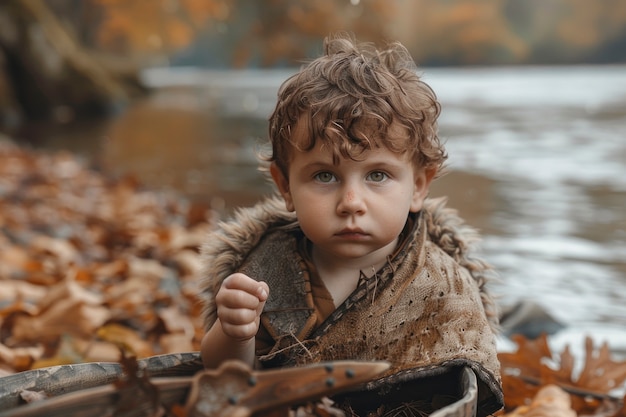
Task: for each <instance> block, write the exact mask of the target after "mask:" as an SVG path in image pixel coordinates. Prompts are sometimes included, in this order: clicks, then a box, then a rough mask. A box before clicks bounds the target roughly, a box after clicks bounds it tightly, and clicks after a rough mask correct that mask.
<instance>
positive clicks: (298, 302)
mask: <svg viewBox="0 0 626 417" xmlns="http://www.w3.org/2000/svg"><path fill="white" fill-rule="evenodd" d="M280 204H281V203H280V202H278V201H276V200H268V201H266V202H263V203H260V205H259V206H257V207H255V208H252V209H251V210H250V211H246V210H244V211H241V212H240V213H239V214H238V218H237V219H235V221H234V222H233V223H227V224H223V225H222V226H221V227H220V229H219V230H218V231H217V232H216V233H215V234H213V235H211V236H210V239H214V241H212V240H209V241H208V242H207V245H205V247H204V248H203V254H204V257H205V261H206V262H207V263H206V265H205V267H206V268H207V270H206V273H207V274H206V275H205V277H204V279H205V281H204V282H203V290H204V294H205V297H206V313H207V314H206V317H207V327H209V326H210V325H212V323H213V322H214V320H215V308H214V300H213V295H214V294H215V292H216V291H217V290H218V289H219V284H221V281H222V280H223V279H224V278H225V277H226V276H228V275H229V274H230V273H233V272H236V271H239V272H243V273H245V274H247V275H249V276H250V277H253V278H255V279H258V280H263V281H266V282H267V283H268V285H269V287H270V297H269V299H268V300H267V302H266V305H265V309H264V312H263V314H262V316H261V321H262V325H263V326H262V327H263V329H264V330H263V331H262V332H260V333H259V338H258V341H259V344H258V345H257V354H258V355H259V361H260V363H261V364H263V366H271V367H273V366H291V365H300V364H306V363H313V362H321V361H330V360H341V359H351V360H387V361H389V362H391V364H392V366H391V369H390V370H389V371H388V372H387V373H386V374H385V375H383V376H382V377H381V378H380V379H378V380H376V381H373V382H372V383H370V384H368V387H366V389H367V390H370V391H372V392H375V391H380V390H381V389H382V390H387V389H388V387H389V386H390V385H393V384H400V385H402V384H407V383H408V382H411V381H416V380H425V379H427V378H429V377H430V378H434V377H437V376H439V375H442V374H446V373H448V372H450V371H451V370H452V369H458V368H459V367H463V366H468V367H470V368H472V369H473V370H474V372H475V373H476V375H477V376H478V378H479V404H478V407H479V410H478V411H479V414H481V415H483V414H489V413H492V412H494V411H496V410H498V409H499V408H501V406H502V403H503V398H502V390H501V385H500V374H499V362H498V360H497V353H496V348H495V333H494V332H495V329H496V327H497V314H496V311H495V304H494V303H493V300H492V299H491V297H490V295H489V294H488V293H487V291H486V288H485V282H486V280H487V278H488V275H489V272H490V268H489V267H488V265H486V264H485V263H484V262H482V261H480V260H477V259H475V258H472V257H470V256H469V253H468V248H469V244H470V243H471V241H473V240H474V239H475V237H476V235H475V234H474V233H473V231H471V230H470V229H468V228H467V227H466V226H464V225H463V223H462V222H461V220H460V219H459V218H458V217H457V216H456V215H455V213H454V212H452V211H450V210H449V209H445V208H444V204H443V201H440V200H439V201H433V200H427V202H426V203H425V209H424V210H423V211H422V213H421V216H419V218H418V219H417V221H416V222H415V225H414V227H412V228H410V229H408V230H407V231H408V232H409V233H408V235H407V236H406V237H405V243H404V244H403V245H401V247H400V249H399V251H398V252H397V254H396V256H394V257H393V259H390V260H389V262H388V263H387V264H386V265H385V266H384V267H383V268H381V269H380V270H379V271H377V273H376V274H375V275H374V276H373V277H372V279H369V280H363V281H362V282H361V283H360V284H359V286H358V287H357V289H356V290H355V291H354V292H353V293H352V295H351V296H350V297H348V299H347V300H346V301H345V302H344V303H343V304H342V305H341V306H340V307H339V308H337V309H336V310H333V311H332V313H330V315H329V316H328V317H325V316H326V315H325V314H324V313H320V311H321V310H322V309H323V308H322V309H320V308H319V304H320V303H319V302H318V303H317V307H316V301H315V300H316V297H314V294H313V287H315V288H317V287H318V286H317V285H314V284H313V283H315V277H313V280H311V268H310V266H309V265H308V263H307V260H306V256H304V257H303V256H302V253H301V251H299V249H298V247H299V245H298V242H301V241H302V239H303V236H302V232H301V231H300V229H299V228H298V227H297V224H296V223H293V220H294V219H293V217H292V215H291V214H290V213H286V212H285V211H284V209H283V210H282V214H281V216H278V217H276V216H275V215H271V214H270V213H271V212H272V209H279V211H280ZM237 245H239V246H237ZM322 298H323V296H322ZM318 301H319V300H318ZM330 301H331V302H332V300H330ZM264 332H267V333H264ZM267 336H269V337H267ZM451 375H453V373H451Z"/></svg>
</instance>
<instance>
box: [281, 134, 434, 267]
mask: <svg viewBox="0 0 626 417" xmlns="http://www.w3.org/2000/svg"><path fill="white" fill-rule="evenodd" d="M361 156H362V157H363V159H362V160H360V161H354V160H351V159H348V158H346V159H344V158H340V161H339V164H337V165H335V164H333V159H332V153H331V151H330V150H329V149H328V148H324V147H323V146H322V145H321V144H320V143H319V141H318V143H317V144H316V146H315V147H314V148H313V149H312V150H310V151H307V152H302V151H298V150H297V149H294V150H293V152H292V157H291V159H290V164H289V172H288V176H287V177H285V176H284V175H283V173H282V172H281V171H280V169H278V167H277V166H276V165H275V164H272V166H271V169H270V171H271V173H272V177H273V178H274V181H275V182H276V184H277V186H278V188H279V190H280V192H281V194H282V195H283V197H284V199H285V203H286V207H287V209H288V210H290V211H295V212H296V214H297V217H298V220H299V223H300V226H301V228H302V231H303V232H304V233H305V234H306V236H307V237H308V238H309V239H310V240H311V241H312V242H313V244H314V245H315V246H316V247H317V248H318V249H319V250H322V251H324V252H325V253H326V254H331V255H333V256H335V257H336V258H341V259H346V260H348V259H356V258H360V257H367V256H368V255H370V254H373V253H376V252H377V251H378V253H380V250H381V249H382V250H383V251H385V252H388V253H390V252H391V251H392V250H393V249H394V248H395V245H396V242H397V238H398V236H399V234H400V232H401V231H402V229H403V228H404V225H405V223H406V219H407V215H408V213H409V212H410V211H411V212H417V211H419V210H420V209H421V208H422V203H423V201H424V198H425V197H426V195H427V193H428V187H429V185H430V182H431V180H432V178H433V176H434V174H435V170H432V172H431V171H426V170H420V171H419V172H416V170H415V169H414V167H413V164H412V163H411V162H410V161H409V160H408V159H407V158H406V157H405V156H404V155H400V154H397V153H394V152H392V151H390V150H388V149H386V148H378V149H373V150H368V151H365V152H364V153H363V154H362V155H361ZM385 248H387V249H389V250H388V251H387V250H385Z"/></svg>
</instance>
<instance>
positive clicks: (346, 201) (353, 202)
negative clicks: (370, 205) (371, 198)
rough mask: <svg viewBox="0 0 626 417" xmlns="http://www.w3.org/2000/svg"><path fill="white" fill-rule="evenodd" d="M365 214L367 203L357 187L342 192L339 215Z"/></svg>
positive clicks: (338, 209)
mask: <svg viewBox="0 0 626 417" xmlns="http://www.w3.org/2000/svg"><path fill="white" fill-rule="evenodd" d="M363 212H365V202H364V200H363V198H362V196H361V193H359V192H358V190H357V189H356V188H355V187H349V188H346V189H345V190H343V191H342V193H341V197H340V199H339V203H338V204H337V213H338V214H340V215H345V214H358V213H363Z"/></svg>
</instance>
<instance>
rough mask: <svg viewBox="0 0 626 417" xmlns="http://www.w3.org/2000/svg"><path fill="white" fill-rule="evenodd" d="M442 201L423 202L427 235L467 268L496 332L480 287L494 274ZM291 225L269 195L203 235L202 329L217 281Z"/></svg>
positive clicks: (473, 235) (472, 236) (494, 314)
mask: <svg viewBox="0 0 626 417" xmlns="http://www.w3.org/2000/svg"><path fill="white" fill-rule="evenodd" d="M446 201H447V199H446V198H436V199H427V200H426V201H425V202H424V210H423V212H424V217H425V221H426V229H427V231H428V236H429V239H430V240H431V241H432V242H433V243H435V244H436V245H437V246H439V247H440V248H441V249H443V251H444V252H446V253H447V254H448V255H449V256H450V257H452V258H453V259H454V260H455V261H456V262H458V263H459V264H460V265H461V266H462V267H464V268H466V269H467V270H468V271H469V272H470V274H471V276H472V277H473V278H474V280H475V281H476V283H477V285H478V288H479V290H480V295H481V300H482V303H483V307H484V309H485V313H486V315H487V318H488V320H489V323H490V325H491V327H492V329H493V330H494V331H497V330H498V322H499V319H498V317H499V312H498V308H497V305H496V303H495V300H494V299H493V297H492V296H491V294H490V293H489V292H488V290H487V285H486V284H487V283H488V282H490V281H492V280H493V279H494V278H495V276H496V275H495V272H494V270H493V268H492V267H491V266H490V265H489V264H488V263H486V262H485V261H483V260H482V259H479V258H476V257H474V256H473V252H474V249H475V247H476V244H477V243H478V242H479V240H480V236H479V234H478V232H477V231H476V230H475V229H473V228H472V227H470V226H468V225H467V224H466V223H465V222H464V221H463V219H461V217H459V215H458V213H457V211H456V210H454V209H451V208H448V207H446ZM295 226H296V216H295V214H294V213H291V212H288V211H287V210H286V208H285V203H284V201H283V199H282V197H281V196H279V195H273V196H270V197H268V198H266V199H264V200H262V201H260V202H259V203H257V204H256V205H254V206H252V207H245V208H241V209H239V210H237V211H236V212H235V214H234V216H233V217H232V219H230V220H228V221H224V222H220V223H219V224H218V225H217V227H216V228H215V229H214V230H213V231H212V232H210V233H209V235H208V236H207V238H206V240H205V242H204V244H203V245H202V246H201V248H200V253H201V261H202V275H201V278H200V283H199V286H200V297H201V301H202V304H203V317H204V324H205V327H206V328H207V329H209V328H210V327H211V326H212V325H213V323H214V322H215V320H216V308H215V294H217V291H218V290H219V288H220V286H221V284H222V281H223V280H224V279H225V278H226V277H228V276H229V275H230V274H232V273H233V272H235V271H236V270H237V269H238V268H239V267H240V266H241V265H242V264H243V262H244V261H245V260H246V257H247V255H248V254H249V253H250V251H251V250H252V249H253V248H254V247H256V245H257V244H258V243H259V241H260V240H261V238H262V237H263V236H264V235H265V233H266V232H267V231H269V230H271V229H277V228H291V227H295Z"/></svg>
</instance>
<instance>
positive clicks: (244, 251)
mask: <svg viewBox="0 0 626 417" xmlns="http://www.w3.org/2000/svg"><path fill="white" fill-rule="evenodd" d="M295 221H296V216H295V214H294V213H291V212H288V211H287V209H286V208H285V202H284V201H283V199H282V197H280V196H279V195H273V196H270V197H268V198H266V199H264V200H262V201H261V202H259V203H257V204H256V205H254V206H252V207H245V208H240V209H238V210H237V211H236V212H235V213H234V215H233V217H232V219H230V220H228V221H223V222H220V223H218V224H217V227H216V228H215V229H214V230H213V231H211V232H210V233H209V235H208V236H207V238H206V240H205V242H204V243H203V244H202V246H201V247H200V256H201V262H202V271H201V274H202V275H201V278H200V297H201V302H202V304H203V317H204V324H205V327H206V329H207V330H208V329H209V328H210V327H211V326H212V325H213V323H214V322H215V320H216V318H217V317H216V310H215V294H217V291H218V290H219V288H220V286H221V284H222V281H223V280H224V279H226V277H228V276H229V275H230V274H232V273H233V272H234V271H236V270H237V269H238V267H239V266H240V265H241V264H242V263H243V262H244V261H245V259H246V256H247V255H248V254H249V253H250V251H251V250H252V249H253V248H254V247H255V246H256V245H257V244H258V243H259V241H260V240H261V238H262V237H263V235H264V234H265V233H266V232H267V231H268V230H270V229H272V228H278V227H288V226H290V225H293V224H294V223H295Z"/></svg>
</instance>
